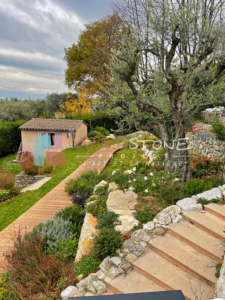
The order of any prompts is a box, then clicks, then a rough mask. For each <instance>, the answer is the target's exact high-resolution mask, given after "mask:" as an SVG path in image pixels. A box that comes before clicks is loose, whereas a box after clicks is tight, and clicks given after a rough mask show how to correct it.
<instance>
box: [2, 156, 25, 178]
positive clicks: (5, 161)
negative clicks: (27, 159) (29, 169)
mask: <svg viewBox="0 0 225 300" xmlns="http://www.w3.org/2000/svg"><path fill="white" fill-rule="evenodd" d="M14 159H16V153H15V154H10V155H8V156H6V157H2V158H0V170H1V169H2V168H4V169H5V170H7V171H12V172H13V173H14V174H16V175H17V174H19V173H20V172H21V171H22V169H21V168H20V166H19V164H18V163H13V162H12V161H13V160H14Z"/></svg>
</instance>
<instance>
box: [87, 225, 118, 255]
mask: <svg viewBox="0 0 225 300" xmlns="http://www.w3.org/2000/svg"><path fill="white" fill-rule="evenodd" d="M122 244H123V239H122V235H121V232H120V231H116V230H114V229H113V228H106V227H104V228H102V229H100V230H99V232H98V235H96V236H95V237H94V239H93V248H92V249H91V253H92V255H94V256H95V257H96V258H99V259H102V260H103V259H104V258H106V257H107V256H116V255H118V253H117V252H116V250H117V249H119V248H120V247H121V246H122Z"/></svg>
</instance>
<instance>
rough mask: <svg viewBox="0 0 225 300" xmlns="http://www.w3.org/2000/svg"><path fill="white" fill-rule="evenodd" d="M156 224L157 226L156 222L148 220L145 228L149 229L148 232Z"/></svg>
mask: <svg viewBox="0 0 225 300" xmlns="http://www.w3.org/2000/svg"><path fill="white" fill-rule="evenodd" d="M154 226H155V225H154V222H148V223H147V224H144V226H143V229H144V230H147V232H148V231H150V230H152V229H153V228H154Z"/></svg>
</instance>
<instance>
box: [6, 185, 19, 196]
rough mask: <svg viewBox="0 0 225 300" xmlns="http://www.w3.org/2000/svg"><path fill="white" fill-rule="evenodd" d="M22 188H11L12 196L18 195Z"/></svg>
mask: <svg viewBox="0 0 225 300" xmlns="http://www.w3.org/2000/svg"><path fill="white" fill-rule="evenodd" d="M20 190H21V189H20V188H19V187H16V186H13V187H12V188H10V189H9V191H10V194H11V196H16V195H18V194H19V193H20Z"/></svg>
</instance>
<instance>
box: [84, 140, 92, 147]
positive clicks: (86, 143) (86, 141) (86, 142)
mask: <svg viewBox="0 0 225 300" xmlns="http://www.w3.org/2000/svg"><path fill="white" fill-rule="evenodd" d="M91 144H92V141H90V140H89V139H86V140H84V145H86V146H89V145H91Z"/></svg>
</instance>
